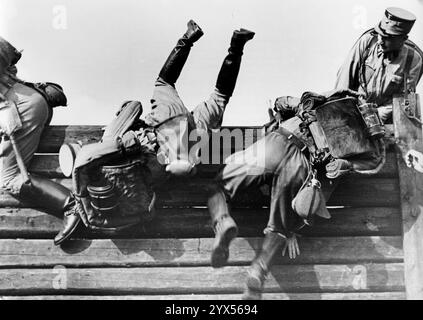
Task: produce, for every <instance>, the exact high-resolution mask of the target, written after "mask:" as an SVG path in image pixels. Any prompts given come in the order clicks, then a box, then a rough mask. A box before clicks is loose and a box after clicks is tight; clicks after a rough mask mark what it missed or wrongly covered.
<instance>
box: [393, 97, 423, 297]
mask: <svg viewBox="0 0 423 320" xmlns="http://www.w3.org/2000/svg"><path fill="white" fill-rule="evenodd" d="M403 101H404V99H403V97H401V98H396V99H394V107H393V110H394V112H393V119H394V130H395V138H396V139H397V141H398V146H399V152H398V168H399V184H400V194H401V212H402V221H403V232H404V254H405V257H404V263H405V269H404V271H405V281H406V287H407V298H408V299H419V300H422V299H423V196H422V195H423V174H422V173H419V172H417V171H416V170H414V169H413V168H409V167H407V165H406V163H405V161H404V158H403V157H405V154H406V152H407V151H408V150H410V149H414V150H417V151H420V152H423V135H422V128H421V125H420V124H418V123H416V122H415V121H414V120H410V119H409V118H408V117H407V116H406V114H405V112H404V111H403V110H404V107H403V106H402V103H403ZM418 108H419V109H420V114H422V110H421V108H420V103H418Z"/></svg>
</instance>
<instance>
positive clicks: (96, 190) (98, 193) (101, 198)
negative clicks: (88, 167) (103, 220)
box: [87, 183, 118, 214]
mask: <svg viewBox="0 0 423 320" xmlns="http://www.w3.org/2000/svg"><path fill="white" fill-rule="evenodd" d="M114 189H115V188H114V186H113V185H112V184H110V183H106V184H104V185H89V186H87V190H88V193H89V195H90V198H91V205H92V207H93V208H94V209H95V210H97V211H99V212H101V213H105V214H108V213H111V212H112V211H113V210H115V209H116V208H117V206H118V200H117V196H116V194H115V190H114Z"/></svg>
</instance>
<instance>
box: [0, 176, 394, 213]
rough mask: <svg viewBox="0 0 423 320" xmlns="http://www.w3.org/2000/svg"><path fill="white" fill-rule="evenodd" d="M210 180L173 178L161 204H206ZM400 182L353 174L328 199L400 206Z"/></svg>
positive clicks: (247, 196) (253, 193)
mask: <svg viewBox="0 0 423 320" xmlns="http://www.w3.org/2000/svg"><path fill="white" fill-rule="evenodd" d="M53 180H54V181H57V182H59V183H61V184H62V185H64V186H65V187H67V188H71V187H72V181H71V180H70V179H53ZM210 183H211V180H210V179H203V178H192V179H187V178H184V179H171V180H169V181H168V182H167V183H166V184H164V185H163V186H162V187H161V188H160V189H159V190H158V192H157V194H158V201H157V207H158V208H160V207H163V206H166V207H169V206H170V207H193V206H205V205H206V204H207V197H208V192H209V188H210ZM399 203H400V199H399V185H398V180H397V179H385V178H381V179H379V178H364V179H361V178H357V177H350V178H348V179H347V180H346V181H345V182H344V183H342V184H341V185H339V186H338V187H337V189H336V190H335V191H334V193H333V194H332V196H331V198H330V199H329V201H328V203H327V204H328V205H329V206H351V207H397V206H399ZM268 204H269V189H268V188H264V187H263V188H261V189H256V188H252V189H250V190H248V191H245V192H243V193H239V194H238V195H237V196H236V197H235V198H234V199H233V201H232V206H233V207H235V208H237V207H241V208H244V207H254V208H257V207H262V206H268ZM26 206H28V204H22V203H20V202H19V201H18V200H17V199H16V198H14V197H12V196H11V195H10V194H8V193H7V192H4V191H0V208H1V207H3V208H5V207H26Z"/></svg>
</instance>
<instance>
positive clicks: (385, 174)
mask: <svg viewBox="0 0 423 320" xmlns="http://www.w3.org/2000/svg"><path fill="white" fill-rule="evenodd" d="M220 167H221V165H219V164H207V165H199V166H197V177H200V178H214V177H215V175H216V174H217V172H218V170H219V168H220ZM30 172H32V173H35V174H39V175H42V176H45V177H49V178H64V176H63V173H62V170H61V169H60V166H59V159H58V155H57V154H38V155H35V156H34V159H33V160H32V162H31V167H30ZM363 177H364V176H363ZM372 178H398V167H397V161H396V155H395V152H393V150H392V152H388V153H387V155H386V163H385V165H384V166H383V167H382V169H381V170H380V171H379V172H378V173H377V174H375V175H373V176H372Z"/></svg>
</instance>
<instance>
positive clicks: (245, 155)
mask: <svg viewBox="0 0 423 320" xmlns="http://www.w3.org/2000/svg"><path fill="white" fill-rule="evenodd" d="M275 138H277V136H276V135H275V134H269V135H267V136H266V137H264V138H263V139H261V140H259V141H257V142H256V143H254V144H253V145H251V146H250V147H248V148H247V149H246V150H244V151H240V152H237V153H235V154H233V155H231V156H230V157H229V158H228V159H227V160H226V163H227V165H226V166H225V167H224V168H223V169H222V170H221V171H220V173H219V174H218V177H217V186H216V187H215V188H213V190H212V194H211V195H210V197H209V201H208V207H209V212H210V215H211V218H212V223H213V227H214V231H215V242H214V245H213V249H212V255H211V264H212V266H213V267H215V268H218V267H223V266H224V265H225V264H226V262H227V260H228V257H229V245H230V242H231V240H232V239H233V238H234V237H236V235H237V232H236V230H237V228H236V224H235V222H234V221H233V220H232V218H230V210H229V204H228V201H229V200H230V199H232V198H233V197H234V196H235V194H236V193H237V192H238V191H240V190H245V189H248V188H249V187H251V186H261V185H263V184H264V183H267V182H270V181H271V180H272V178H273V175H274V172H275V171H276V169H277V167H278V165H279V163H280V161H281V159H282V156H283V150H280V149H281V148H280V145H279V144H278V140H277V139H275Z"/></svg>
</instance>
